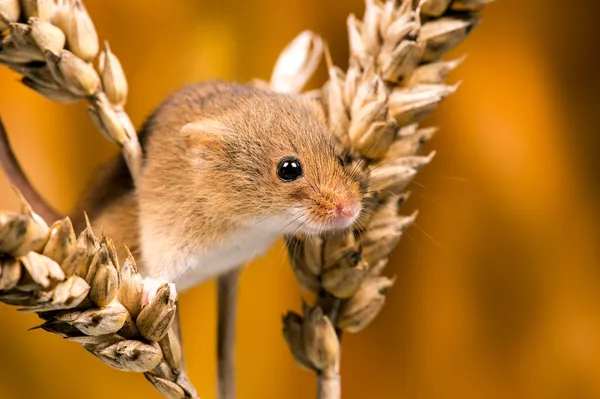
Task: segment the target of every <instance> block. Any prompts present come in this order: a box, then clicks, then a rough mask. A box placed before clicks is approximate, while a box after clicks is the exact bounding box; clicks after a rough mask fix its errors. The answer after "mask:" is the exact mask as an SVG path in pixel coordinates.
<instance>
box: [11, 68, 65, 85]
mask: <svg viewBox="0 0 600 399" xmlns="http://www.w3.org/2000/svg"><path fill="white" fill-rule="evenodd" d="M12 69H13V70H14V71H15V72H17V73H20V74H22V75H23V76H24V79H29V80H30V81H33V82H34V83H35V84H37V85H40V86H42V87H47V88H50V89H54V90H60V86H59V85H58V84H57V83H56V81H55V80H54V76H53V75H52V72H51V71H50V68H48V66H47V65H42V66H32V65H25V66H24V65H14V66H12Z"/></svg>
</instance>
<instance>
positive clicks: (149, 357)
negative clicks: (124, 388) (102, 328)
mask: <svg viewBox="0 0 600 399" xmlns="http://www.w3.org/2000/svg"><path fill="white" fill-rule="evenodd" d="M92 353H93V354H94V355H96V356H97V357H98V358H99V359H100V360H102V361H103V362H105V363H106V364H108V365H109V366H111V367H114V368H116V369H117V370H123V371H133V372H137V373H145V372H147V371H150V370H152V369H154V368H155V367H156V366H158V364H159V363H160V361H161V359H162V353H161V351H160V348H159V347H158V345H157V344H152V345H150V344H145V343H143V342H140V341H133V340H125V341H120V342H117V343H115V344H112V345H110V346H107V347H106V348H103V349H99V350H94V351H92Z"/></svg>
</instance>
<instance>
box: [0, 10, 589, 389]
mask: <svg viewBox="0 0 600 399" xmlns="http://www.w3.org/2000/svg"><path fill="white" fill-rule="evenodd" d="M85 3H86V5H87V7H88V10H89V12H90V14H91V15H92V18H93V19H94V21H95V23H96V27H97V29H98V31H99V33H100V36H101V38H102V39H107V40H109V41H110V44H111V47H112V49H113V51H114V52H115V53H116V54H117V55H118V57H119V58H120V59H121V62H122V63H123V66H124V68H125V72H126V73H127V76H128V78H129V84H130V96H129V102H128V106H127V111H128V112H129V114H130V116H131V117H132V119H133V120H134V122H135V123H136V125H138V126H139V125H140V124H141V123H142V121H143V120H144V118H145V116H146V115H148V114H149V113H150V112H151V110H152V108H153V107H154V106H155V105H156V104H157V103H158V102H159V101H161V99H163V98H164V97H165V96H166V95H167V94H168V93H169V92H170V91H172V90H174V89H177V88H179V87H180V86H182V85H184V84H186V83H192V82H197V81H203V80H207V79H212V78H222V79H227V80H237V81H247V80H249V79H250V78H253V77H260V78H265V79H266V78H268V76H269V74H270V69H271V66H272V65H273V63H274V61H275V59H276V57H277V55H278V53H279V51H280V50H281V49H282V48H283V47H284V45H285V44H286V43H287V42H288V41H289V40H291V39H292V38H293V37H294V36H295V35H296V34H297V33H298V32H300V31H301V30H304V29H307V28H308V29H312V30H314V31H316V32H318V33H320V34H322V35H323V36H324V37H325V38H326V39H327V41H328V43H329V45H330V48H331V52H332V54H333V58H334V61H335V62H336V63H337V64H339V65H340V66H343V67H345V66H346V62H347V41H346V40H347V39H346V25H345V18H346V16H347V15H348V14H349V13H351V12H353V13H356V14H359V15H362V10H363V3H362V1H361V0H351V1H348V0H344V1H342V0H336V1H333V0H328V1H316V0H288V1H275V0H245V1H233V0H228V1H218V2H217V1H200V0H185V1H184V0H181V1H147V0H127V1H118V0H86V1H85ZM599 13H600V4H598V3H597V2H594V1H592V0H572V1H570V2H565V1H560V0H527V1H519V0H498V1H497V2H495V3H493V4H491V5H490V6H489V7H488V8H487V9H486V10H485V13H484V19H483V21H482V23H481V24H480V26H479V27H477V29H475V30H474V31H473V33H472V35H471V36H470V37H469V38H468V39H467V41H466V42H465V43H464V44H463V45H462V46H460V47H459V48H457V49H456V50H454V51H453V53H452V54H451V55H452V56H454V57H458V56H461V55H463V54H467V55H468V56H467V58H466V60H465V61H464V63H463V64H462V65H461V66H460V67H459V68H458V69H457V70H456V71H455V72H453V74H452V75H451V81H453V82H456V81H459V80H460V81H462V84H461V86H460V89H459V90H458V91H457V92H456V93H455V94H454V95H452V96H451V97H449V98H448V99H447V100H446V101H445V102H444V103H443V104H442V106H441V107H440V109H439V110H438V111H437V112H436V113H435V115H434V116H433V117H432V118H430V119H428V120H427V124H435V125H439V126H440V131H439V133H438V134H437V135H436V136H435V137H434V139H433V140H432V142H430V143H429V144H428V145H427V148H426V151H430V150H436V151H437V156H436V158H435V159H434V162H433V163H432V164H431V165H430V166H428V167H427V168H426V169H425V170H424V171H423V172H422V173H420V174H419V176H418V177H417V179H416V182H415V183H414V184H413V185H412V192H413V194H412V196H411V198H410V200H409V202H408V204H407V206H406V209H405V211H406V212H407V213H408V212H412V210H414V209H416V208H418V209H419V210H420V214H419V218H418V220H417V225H416V226H414V227H412V228H411V229H410V230H409V232H408V233H407V234H406V235H405V237H404V238H403V240H402V242H401V244H400V245H399V247H398V248H397V250H396V251H395V252H394V255H393V258H392V261H391V262H390V265H389V266H388V270H387V273H388V274H389V275H395V276H397V283H396V286H395V287H394V288H393V289H392V290H391V291H390V293H389V296H388V304H387V306H386V307H385V309H384V311H383V312H382V314H381V315H380V317H379V318H378V319H376V320H375V322H374V323H373V324H372V325H371V326H370V327H369V328H368V329H367V330H365V331H364V332H361V333H360V334H357V335H346V336H345V337H344V345H343V359H342V379H343V391H344V393H343V397H344V399H365V398H367V399H396V398H406V399H451V398H460V399H481V398H486V399H495V398H502V399H505V398H523V399H525V398H528V399H529V398H536V399H545V398H549V399H550V398H552V399H563V398H564V399H588V398H590V399H594V398H600V211H599V206H598V204H599V203H600V185H599V184H598V183H599V172H598V171H599V170H600V157H599V156H598V152H599V151H600V133H599V127H598V126H599V125H600V123H599V120H600V118H599V116H600V99H599V93H600V78H599V74H598V65H599V62H600V58H599V57H600V56H599V54H600V45H599V44H598V38H599V37H600V24H599V23H598V21H597V18H598V14H599ZM323 72H324V71H323V70H321V71H320V75H319V77H318V78H317V79H315V81H314V83H313V84H315V85H316V84H318V83H320V82H323V81H324V73H323ZM0 115H1V116H2V118H3V120H4V123H5V124H6V127H7V129H8V131H9V134H10V137H11V140H12V142H13V144H14V147H15V150H16V152H17V153H18V156H19V158H20V160H21V161H22V163H23V165H24V168H25V169H26V171H27V173H28V175H29V176H30V177H31V179H32V181H33V183H34V184H35V186H36V187H37V188H39V190H40V191H41V192H42V193H43V194H44V195H45V196H46V198H47V199H48V200H49V201H50V202H51V203H52V204H54V205H55V206H56V207H58V208H59V209H60V210H62V211H67V210H70V209H72V208H73V206H74V205H75V203H76V202H77V200H78V198H79V195H80V194H81V192H82V190H83V189H84V187H85V185H86V182H87V181H88V180H89V178H90V177H91V176H92V173H93V171H94V170H95V169H96V168H98V167H99V166H100V165H101V164H102V163H103V162H105V161H106V160H108V159H109V158H110V157H111V156H112V155H114V154H115V153H116V148H115V147H114V146H113V145H112V144H110V143H109V142H107V141H105V140H104V139H103V138H102V137H101V135H100V134H98V133H97V131H96V130H95V129H94V127H93V125H92V123H91V121H90V120H89V119H88V117H87V115H86V113H85V108H84V106H83V104H76V105H69V106H64V105H58V104H54V103H52V102H50V101H49V100H46V99H44V98H42V97H41V96H39V95H37V94H35V93H33V92H32V91H30V90H28V89H26V88H25V87H22V86H21V85H20V84H19V83H18V82H17V75H16V74H14V73H12V72H9V71H7V70H6V69H0ZM0 193H2V195H0V209H16V208H17V201H16V199H15V196H14V195H13V193H12V191H11V190H10V186H9V183H8V181H7V180H6V178H5V176H4V174H0ZM300 295H301V293H300V292H299V289H298V287H297V284H296V282H295V281H294V277H293V275H292V272H291V270H290V268H289V266H288V264H287V260H286V256H285V254H284V251H283V246H282V245H281V244H278V245H277V246H276V247H275V248H273V250H272V251H271V252H269V254H268V255H267V256H266V257H265V258H263V259H260V260H258V261H256V262H255V263H254V264H253V265H251V266H250V267H249V268H248V269H247V270H246V271H245V272H244V274H243V281H242V288H241V302H240V303H241V305H240V311H239V332H238V351H237V358H238V364H239V371H238V388H239V397H240V399H251V398H256V399H271V398H273V399H280V398H281V399H287V398H289V399H300V398H302V399H305V398H311V397H314V391H315V385H316V382H315V378H314V376H313V375H312V374H311V373H309V372H307V371H303V370H300V369H299V368H298V367H297V366H296V365H295V364H294V362H293V360H292V357H291V355H290V354H289V353H288V350H287V347H286V346H285V343H284V340H283V338H282V336H281V333H280V330H281V325H280V322H281V321H280V317H281V315H282V314H283V313H284V312H285V311H286V310H288V309H298V308H299V306H300ZM214 297H215V292H214V285H213V284H212V283H211V284H206V285H204V286H201V287H198V288H196V289H194V290H192V291H190V292H186V293H184V294H182V296H181V309H182V316H183V332H184V341H185V350H186V356H187V362H188V368H189V373H190V377H191V379H192V381H193V382H194V383H195V385H196V387H197V388H198V390H199V392H200V394H201V397H202V398H203V399H210V398H214V397H215V381H216V373H215V349H214V348H215V309H214V307H215V299H214ZM0 320H1V322H0V398H1V399H30V398H47V399H54V398H65V399H80V398H86V399H100V398H114V399H117V398H123V399H126V398H127V399H128V398H158V397H159V396H158V394H157V393H156V392H155V391H154V389H153V388H152V387H151V386H150V385H149V384H147V383H146V381H145V380H144V378H143V377H142V376H141V375H136V374H130V373H123V372H119V371H116V370H113V369H111V368H109V367H108V366H106V365H104V364H103V363H101V362H100V361H98V360H97V359H95V358H94V357H93V356H92V355H90V354H88V353H87V352H86V351H85V350H83V349H82V348H81V347H80V346H79V345H77V344H74V343H69V342H67V341H64V340H61V339H60V338H59V337H57V336H53V335H51V334H48V333H45V332H42V331H39V330H37V331H31V332H27V329H28V328H30V327H33V326H35V325H36V324H37V323H38V319H37V318H36V317H35V316H34V315H29V314H23V313H18V312H17V311H16V310H15V309H14V308H12V307H8V306H4V305H1V306H0Z"/></svg>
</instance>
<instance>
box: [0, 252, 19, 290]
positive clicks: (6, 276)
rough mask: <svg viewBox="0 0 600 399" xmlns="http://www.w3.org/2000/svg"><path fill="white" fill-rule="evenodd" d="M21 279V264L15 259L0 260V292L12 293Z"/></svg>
mask: <svg viewBox="0 0 600 399" xmlns="http://www.w3.org/2000/svg"><path fill="white" fill-rule="evenodd" d="M20 279H21V263H20V262H19V261H18V260H16V259H14V258H4V259H2V260H0V291H10V290H12V289H13V288H15V287H16V286H17V284H18V283H19V280H20Z"/></svg>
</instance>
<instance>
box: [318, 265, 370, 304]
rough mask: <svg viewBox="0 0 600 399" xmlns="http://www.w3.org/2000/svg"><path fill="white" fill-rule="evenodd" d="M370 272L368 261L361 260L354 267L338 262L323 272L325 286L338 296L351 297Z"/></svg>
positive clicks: (322, 278)
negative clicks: (335, 265)
mask: <svg viewBox="0 0 600 399" xmlns="http://www.w3.org/2000/svg"><path fill="white" fill-rule="evenodd" d="M368 272H369V265H368V264H367V262H364V261H361V262H359V263H358V265H356V266H354V267H346V266H342V265H341V264H338V265H337V267H333V268H331V269H329V270H327V271H326V272H325V273H323V276H322V277H321V280H322V283H323V288H325V289H326V290H327V291H328V292H329V293H331V294H332V295H334V296H335V297H337V298H350V297H351V296H352V295H354V293H355V292H356V290H357V289H358V287H359V286H360V284H361V283H362V281H363V280H364V278H365V277H366V275H367V274H368Z"/></svg>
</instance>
